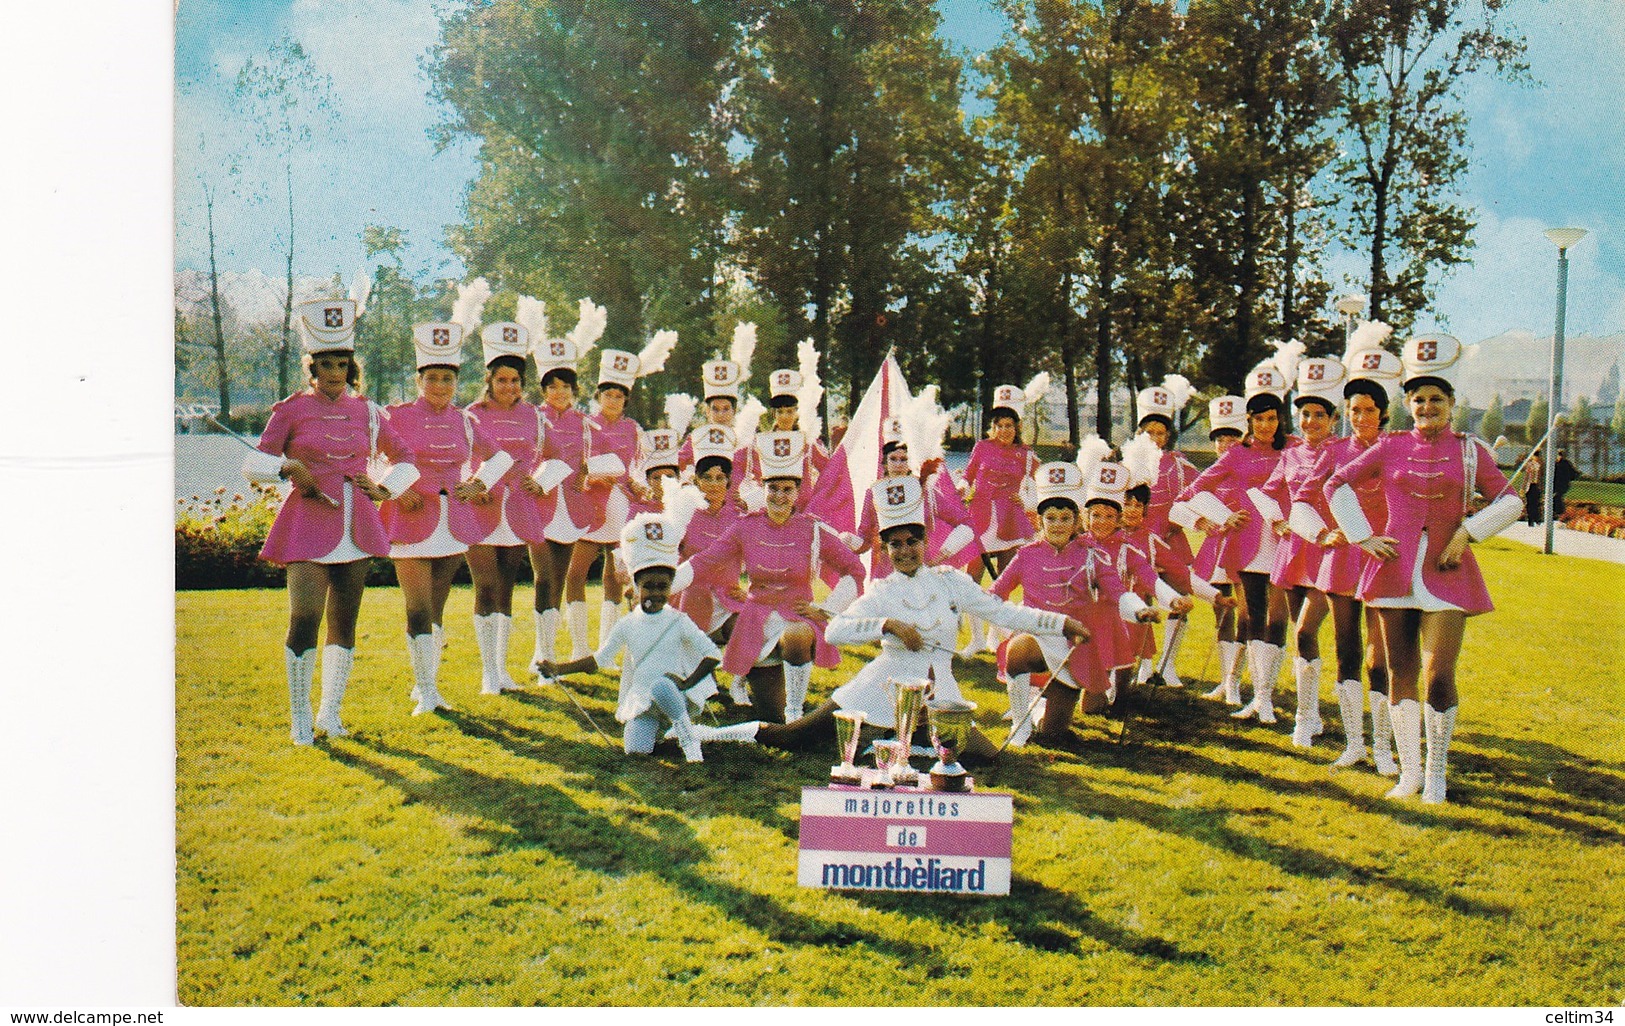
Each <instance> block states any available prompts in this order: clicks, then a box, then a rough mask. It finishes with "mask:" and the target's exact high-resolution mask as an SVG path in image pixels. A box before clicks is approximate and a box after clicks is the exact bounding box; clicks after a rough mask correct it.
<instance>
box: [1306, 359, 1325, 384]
mask: <svg viewBox="0 0 1625 1026" xmlns="http://www.w3.org/2000/svg"><path fill="white" fill-rule="evenodd" d="M1308 378H1309V380H1310V381H1324V380H1326V365H1325V364H1323V363H1312V364H1310V365H1309V373H1308Z"/></svg>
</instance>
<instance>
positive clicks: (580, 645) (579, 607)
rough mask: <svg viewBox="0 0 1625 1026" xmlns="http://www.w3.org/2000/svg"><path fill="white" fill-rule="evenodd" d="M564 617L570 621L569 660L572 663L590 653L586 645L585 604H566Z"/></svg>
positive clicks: (590, 650)
mask: <svg viewBox="0 0 1625 1026" xmlns="http://www.w3.org/2000/svg"><path fill="white" fill-rule="evenodd" d="M564 615H565V617H566V618H567V619H568V620H569V621H570V659H571V661H572V662H573V661H575V660H577V659H580V658H582V657H584V656H587V655H590V654H591V653H592V649H591V648H590V647H588V645H587V603H586V602H584V601H583V602H569V603H566V604H565V606H564Z"/></svg>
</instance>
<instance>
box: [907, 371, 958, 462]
mask: <svg viewBox="0 0 1625 1026" xmlns="http://www.w3.org/2000/svg"><path fill="white" fill-rule="evenodd" d="M901 416H902V418H903V437H904V439H906V440H907V442H908V461H909V463H910V465H912V466H913V468H914V470H915V471H916V472H918V471H919V469H920V467H921V466H922V465H924V464H925V462H926V461H927V460H934V459H939V458H941V456H942V454H943V447H942V440H943V438H944V437H945V436H946V435H947V434H948V424H949V422H950V421H952V420H953V415H952V414H950V413H948V412H947V411H946V410H944V409H943V408H942V407H940V406H938V405H937V386H936V385H926V386H925V387H924V388H922V389H920V392H919V394H918V395H916V396H915V397H914V398H912V399H910V400H908V401H907V402H905V403H904V404H903V409H902V414H901Z"/></svg>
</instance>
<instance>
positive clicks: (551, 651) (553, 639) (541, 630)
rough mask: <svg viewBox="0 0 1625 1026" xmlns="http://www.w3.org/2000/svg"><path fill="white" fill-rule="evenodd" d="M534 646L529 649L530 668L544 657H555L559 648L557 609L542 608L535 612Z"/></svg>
mask: <svg viewBox="0 0 1625 1026" xmlns="http://www.w3.org/2000/svg"><path fill="white" fill-rule="evenodd" d="M534 624H535V627H536V647H534V648H532V649H531V650H530V668H531V669H532V670H535V669H536V664H537V663H539V662H541V661H542V660H544V659H557V658H558V648H559V611H558V610H557V609H543V610H540V611H539V612H537V613H536V618H535V621H534Z"/></svg>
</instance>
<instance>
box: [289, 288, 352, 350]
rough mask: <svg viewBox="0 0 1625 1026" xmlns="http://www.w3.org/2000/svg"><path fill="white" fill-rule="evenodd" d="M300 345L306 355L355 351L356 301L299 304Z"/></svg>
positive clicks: (332, 300)
mask: <svg viewBox="0 0 1625 1026" xmlns="http://www.w3.org/2000/svg"><path fill="white" fill-rule="evenodd" d="M295 309H297V310H298V311H299V341H300V343H301V345H303V347H304V350H305V352H306V353H310V354H312V355H314V354H316V353H331V352H334V351H336V350H340V349H344V350H353V349H354V348H355V318H356V312H355V300H353V299H316V300H312V301H311V302H309V303H300V304H299V305H298V306H297V307H296V308H295Z"/></svg>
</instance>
